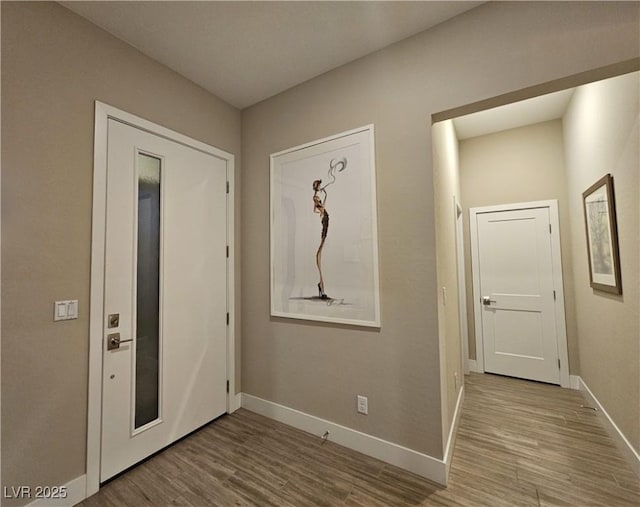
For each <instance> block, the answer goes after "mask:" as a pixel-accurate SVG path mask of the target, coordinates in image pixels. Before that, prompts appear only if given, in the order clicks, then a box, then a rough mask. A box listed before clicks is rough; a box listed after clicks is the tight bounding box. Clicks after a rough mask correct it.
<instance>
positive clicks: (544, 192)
mask: <svg viewBox="0 0 640 507" xmlns="http://www.w3.org/2000/svg"><path fill="white" fill-rule="evenodd" d="M564 171H565V168H564V141H563V135H562V120H560V119H558V120H553V121H548V122H544V123H538V124H535V125H529V126H526V127H520V128H516V129H510V130H505V131H502V132H496V133H494V134H488V135H484V136H479V137H474V138H471V139H464V140H462V141H460V173H461V176H460V179H461V182H462V201H463V203H464V217H465V221H464V228H465V233H464V234H465V267H466V269H465V271H466V280H467V308H468V311H467V323H468V330H469V355H470V357H471V358H475V357H476V355H475V350H476V347H475V322H474V317H473V316H474V313H473V303H474V301H473V277H472V271H471V246H470V245H471V242H470V239H469V209H470V208H474V207H477V206H491V205H496V204H509V203H516V202H529V201H542V200H547V199H557V200H558V213H559V217H560V248H561V250H562V277H563V282H564V292H565V313H566V321H567V345H568V349H569V370H570V372H571V373H572V374H577V373H578V372H579V356H578V343H577V337H576V317H575V307H574V301H575V297H574V293H573V270H572V260H571V254H572V252H571V234H570V232H569V207H568V206H569V205H568V200H567V193H566V182H565V172H564Z"/></svg>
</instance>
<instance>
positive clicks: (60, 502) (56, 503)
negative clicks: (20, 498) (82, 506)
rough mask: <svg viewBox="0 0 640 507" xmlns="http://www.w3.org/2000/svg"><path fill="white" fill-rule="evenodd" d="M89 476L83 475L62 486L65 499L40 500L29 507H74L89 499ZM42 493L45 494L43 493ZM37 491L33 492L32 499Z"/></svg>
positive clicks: (28, 506)
mask: <svg viewBox="0 0 640 507" xmlns="http://www.w3.org/2000/svg"><path fill="white" fill-rule="evenodd" d="M86 484H87V476H86V475H81V476H80V477H76V478H75V479H73V480H72V481H69V482H67V483H66V484H63V485H62V486H61V489H62V488H64V491H65V492H66V497H65V498H38V499H36V500H34V501H33V502H31V503H30V504H28V505H27V507H72V506H73V505H76V504H78V503H80V502H82V500H84V499H85V498H87V485H86ZM41 493H45V492H44V491H42V492H41ZM35 494H36V491H33V490H32V491H31V495H32V497H33V496H34V495H35Z"/></svg>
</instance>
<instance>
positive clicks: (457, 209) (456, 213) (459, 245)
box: [453, 195, 470, 375]
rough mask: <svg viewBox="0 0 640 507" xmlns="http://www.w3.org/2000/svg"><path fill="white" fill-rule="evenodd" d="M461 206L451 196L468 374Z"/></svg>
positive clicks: (462, 345)
mask: <svg viewBox="0 0 640 507" xmlns="http://www.w3.org/2000/svg"><path fill="white" fill-rule="evenodd" d="M462 215H463V212H462V206H460V203H459V202H458V199H456V196H455V195H454V196H453V219H454V220H455V228H456V268H457V272H458V319H459V321H460V322H459V325H460V342H461V343H460V353H461V354H462V369H463V371H464V374H465V375H468V374H469V371H470V368H469V329H468V328H467V282H466V278H465V272H464V230H463V223H462V218H463V217H462Z"/></svg>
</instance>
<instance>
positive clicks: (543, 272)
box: [472, 207, 560, 384]
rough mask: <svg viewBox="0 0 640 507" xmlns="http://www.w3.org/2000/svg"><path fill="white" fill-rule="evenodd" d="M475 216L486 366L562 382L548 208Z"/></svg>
mask: <svg viewBox="0 0 640 507" xmlns="http://www.w3.org/2000/svg"><path fill="white" fill-rule="evenodd" d="M475 219H476V231H477V237H476V238H472V241H474V239H475V241H476V245H475V246H476V248H477V250H476V253H477V259H474V260H476V261H477V264H476V265H474V271H476V272H477V274H478V276H479V294H475V295H476V297H477V298H478V301H476V308H479V309H480V313H481V318H480V322H481V327H482V328H481V329H480V330H477V332H481V333H482V340H483V353H484V370H485V371H487V372H491V373H499V374H503V375H509V376H513V377H520V378H525V379H530V380H539V381H543V382H549V383H553V384H560V366H559V362H558V358H559V354H558V337H557V325H556V310H555V300H554V296H555V294H554V277H553V264H554V263H553V259H552V244H551V226H550V220H549V208H547V207H541V208H532V209H519V210H509V211H494V212H486V213H481V212H478V213H476V214H475Z"/></svg>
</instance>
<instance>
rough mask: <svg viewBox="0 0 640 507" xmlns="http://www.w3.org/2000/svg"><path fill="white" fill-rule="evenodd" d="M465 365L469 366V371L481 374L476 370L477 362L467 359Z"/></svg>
mask: <svg viewBox="0 0 640 507" xmlns="http://www.w3.org/2000/svg"><path fill="white" fill-rule="evenodd" d="M467 364H468V365H469V371H475V372H477V373H482V372H481V371H479V370H478V362H477V361H476V360H475V359H467Z"/></svg>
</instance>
